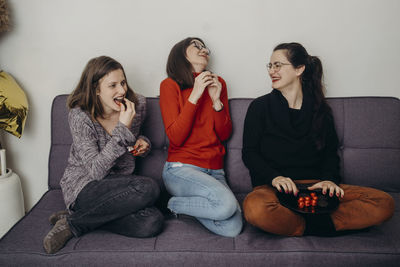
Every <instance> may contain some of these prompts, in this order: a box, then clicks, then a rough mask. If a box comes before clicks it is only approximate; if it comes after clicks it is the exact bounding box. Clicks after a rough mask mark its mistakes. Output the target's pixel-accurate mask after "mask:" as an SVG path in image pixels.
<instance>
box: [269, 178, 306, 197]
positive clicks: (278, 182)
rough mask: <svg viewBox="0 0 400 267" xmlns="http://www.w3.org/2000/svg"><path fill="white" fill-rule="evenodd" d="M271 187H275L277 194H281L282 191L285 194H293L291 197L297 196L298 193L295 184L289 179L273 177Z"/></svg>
mask: <svg viewBox="0 0 400 267" xmlns="http://www.w3.org/2000/svg"><path fill="white" fill-rule="evenodd" d="M272 186H273V187H275V188H276V189H277V190H278V191H279V192H282V190H284V191H285V193H286V194H291V193H293V195H295V196H297V193H299V190H298V189H297V186H296V184H295V183H294V182H293V180H292V179H290V178H289V177H283V176H277V177H275V178H274V179H273V180H272Z"/></svg>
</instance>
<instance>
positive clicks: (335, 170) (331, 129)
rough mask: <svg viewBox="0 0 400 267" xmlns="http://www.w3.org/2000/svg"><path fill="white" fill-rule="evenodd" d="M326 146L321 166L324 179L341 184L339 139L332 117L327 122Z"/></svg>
mask: <svg viewBox="0 0 400 267" xmlns="http://www.w3.org/2000/svg"><path fill="white" fill-rule="evenodd" d="M326 123H327V125H326V129H327V134H326V146H325V149H324V158H323V161H322V164H321V172H322V179H323V180H329V181H332V182H334V183H336V184H339V183H340V180H341V178H340V171H339V170H340V159H339V156H338V154H337V150H338V147H339V139H338V137H337V133H336V129H335V123H334V120H333V117H332V116H329V117H328V119H327V120H326Z"/></svg>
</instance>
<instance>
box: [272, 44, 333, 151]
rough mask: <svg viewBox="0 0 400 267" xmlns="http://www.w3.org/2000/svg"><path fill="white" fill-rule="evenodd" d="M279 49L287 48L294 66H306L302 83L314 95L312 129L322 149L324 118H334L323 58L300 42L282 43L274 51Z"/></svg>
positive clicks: (323, 142)
mask: <svg viewBox="0 0 400 267" xmlns="http://www.w3.org/2000/svg"><path fill="white" fill-rule="evenodd" d="M277 50H285V52H286V56H287V59H288V60H289V62H290V63H291V64H292V65H293V67H295V68H298V67H300V66H305V70H304V72H303V74H302V75H301V85H302V88H303V90H308V91H309V92H310V93H311V94H312V96H313V97H314V107H313V111H314V117H313V121H312V130H313V136H314V139H315V143H316V146H317V148H318V149H322V148H324V147H325V140H326V136H325V135H326V129H325V127H326V125H325V124H324V120H325V119H326V118H328V119H329V120H333V116H332V110H331V108H330V107H329V105H328V103H327V102H326V99H325V94H324V91H325V87H324V84H323V68H322V63H321V60H320V59H319V58H318V57H315V56H311V55H309V54H308V52H307V50H306V49H305V48H304V47H303V46H302V45H301V44H299V43H282V44H279V45H277V46H276V47H275V48H274V51H277Z"/></svg>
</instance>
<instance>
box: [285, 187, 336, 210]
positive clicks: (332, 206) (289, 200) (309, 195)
mask: <svg viewBox="0 0 400 267" xmlns="http://www.w3.org/2000/svg"><path fill="white" fill-rule="evenodd" d="M296 186H297V189H299V193H298V194H297V196H295V195H293V194H292V193H291V194H289V193H288V194H286V193H285V192H278V199H279V202H280V203H281V204H282V205H283V206H285V207H286V208H289V209H291V210H293V211H296V212H299V213H305V214H323V213H331V212H332V211H334V210H336V209H337V207H338V206H339V198H338V197H337V196H336V195H333V196H332V197H330V196H329V193H328V192H327V193H326V194H325V195H324V194H322V190H321V189H316V190H308V187H310V186H312V184H297V185H296Z"/></svg>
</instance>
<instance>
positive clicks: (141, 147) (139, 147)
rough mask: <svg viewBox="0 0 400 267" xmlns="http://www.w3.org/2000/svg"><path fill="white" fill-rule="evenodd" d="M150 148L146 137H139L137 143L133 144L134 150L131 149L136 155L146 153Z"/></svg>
mask: <svg viewBox="0 0 400 267" xmlns="http://www.w3.org/2000/svg"><path fill="white" fill-rule="evenodd" d="M149 148H150V145H149V143H147V142H146V141H145V140H144V139H142V138H139V139H138V140H136V143H135V145H134V146H133V150H132V151H131V153H132V154H133V155H134V156H141V155H143V154H144V153H146V152H147V151H148V150H149Z"/></svg>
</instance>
